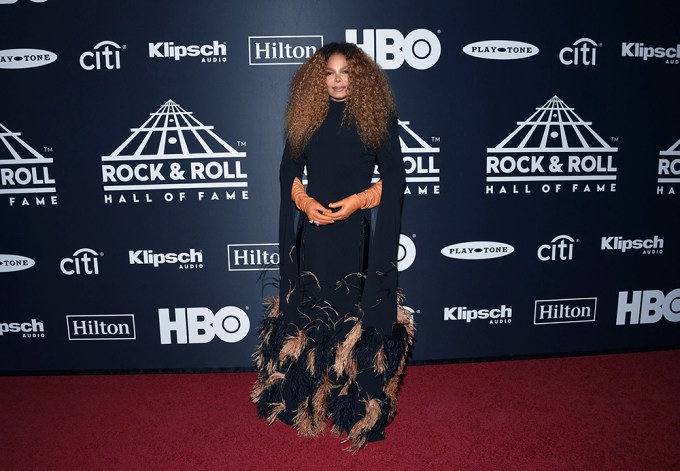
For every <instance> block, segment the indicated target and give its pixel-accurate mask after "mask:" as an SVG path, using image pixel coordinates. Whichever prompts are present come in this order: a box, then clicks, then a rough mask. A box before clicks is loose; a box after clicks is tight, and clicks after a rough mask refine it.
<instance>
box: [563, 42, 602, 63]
mask: <svg viewBox="0 0 680 471" xmlns="http://www.w3.org/2000/svg"><path fill="white" fill-rule="evenodd" d="M598 47H599V46H598V44H597V43H596V42H595V41H593V40H592V39H590V38H581V39H577V40H576V41H574V44H573V45H572V46H567V47H564V48H562V50H561V51H560V62H561V63H563V64H564V65H595V64H596V61H597V48H598Z"/></svg>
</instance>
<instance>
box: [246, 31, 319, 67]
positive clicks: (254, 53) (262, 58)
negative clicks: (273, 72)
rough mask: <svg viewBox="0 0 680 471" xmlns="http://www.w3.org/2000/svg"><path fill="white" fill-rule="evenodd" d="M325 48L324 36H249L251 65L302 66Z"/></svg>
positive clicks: (249, 61)
mask: <svg viewBox="0 0 680 471" xmlns="http://www.w3.org/2000/svg"><path fill="white" fill-rule="evenodd" d="M322 46H323V36H321V35H318V36H248V57H249V59H248V63H249V64H250V65H289V64H302V63H303V62H304V61H305V60H307V59H309V58H310V57H312V56H313V55H314V53H315V52H316V51H317V50H319V49H320V48H321V47H322Z"/></svg>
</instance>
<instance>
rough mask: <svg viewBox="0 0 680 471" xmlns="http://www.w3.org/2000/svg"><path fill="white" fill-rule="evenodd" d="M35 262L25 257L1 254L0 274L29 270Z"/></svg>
mask: <svg viewBox="0 0 680 471" xmlns="http://www.w3.org/2000/svg"><path fill="white" fill-rule="evenodd" d="M34 265H35V261H34V260H33V259H31V258H28V257H24V256H23V255H10V254H0V273H3V272H10V271H21V270H28V269H29V268H31V267H32V266H34Z"/></svg>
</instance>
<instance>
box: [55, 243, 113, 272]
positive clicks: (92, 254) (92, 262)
mask: <svg viewBox="0 0 680 471" xmlns="http://www.w3.org/2000/svg"><path fill="white" fill-rule="evenodd" d="M102 255H104V254H103V253H98V252H97V251H96V250H92V249H88V248H83V249H79V250H76V251H75V252H73V256H72V257H66V258H65V259H63V260H62V261H61V263H60V264H59V268H60V269H61V272H62V273H63V274H64V275H99V257H101V256H102Z"/></svg>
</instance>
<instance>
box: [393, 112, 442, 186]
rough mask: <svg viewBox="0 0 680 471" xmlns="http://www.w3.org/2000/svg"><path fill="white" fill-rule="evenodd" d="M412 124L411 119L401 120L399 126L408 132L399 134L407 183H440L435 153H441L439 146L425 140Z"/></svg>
mask: <svg viewBox="0 0 680 471" xmlns="http://www.w3.org/2000/svg"><path fill="white" fill-rule="evenodd" d="M410 124H411V122H410V121H401V120H400V121H399V127H400V128H401V130H402V131H405V132H406V133H404V132H401V133H400V135H399V144H400V146H401V153H402V154H403V158H404V166H405V167H406V183H407V184H408V183H437V184H438V183H439V168H437V167H436V164H435V156H434V155H433V154H438V153H439V147H433V146H431V145H430V144H428V143H427V142H425V139H423V138H422V137H420V136H419V135H418V134H416V133H415V132H414V131H413V130H412V129H411V127H410ZM405 137H406V139H404V138H405ZM437 192H438V191H437Z"/></svg>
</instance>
